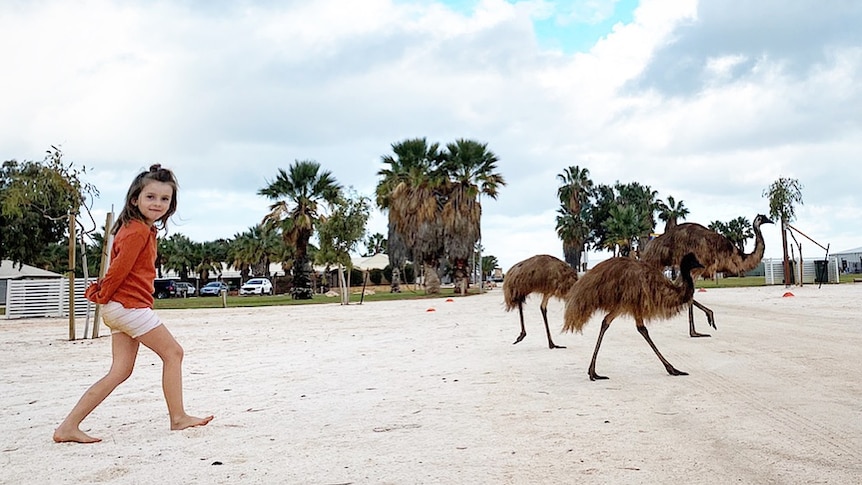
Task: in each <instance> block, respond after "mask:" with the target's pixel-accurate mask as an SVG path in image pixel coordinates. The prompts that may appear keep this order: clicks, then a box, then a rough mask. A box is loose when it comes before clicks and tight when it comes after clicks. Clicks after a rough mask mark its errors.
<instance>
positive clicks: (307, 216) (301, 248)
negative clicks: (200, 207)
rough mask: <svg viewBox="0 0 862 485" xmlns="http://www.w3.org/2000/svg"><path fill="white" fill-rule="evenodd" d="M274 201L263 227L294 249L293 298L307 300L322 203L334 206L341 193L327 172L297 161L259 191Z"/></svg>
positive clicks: (317, 164) (338, 186) (311, 292)
mask: <svg viewBox="0 0 862 485" xmlns="http://www.w3.org/2000/svg"><path fill="white" fill-rule="evenodd" d="M258 194H259V195H263V196H265V197H267V198H269V199H270V200H274V201H275V202H274V203H273V204H272V205H270V207H269V209H270V212H269V214H267V215H266V217H265V218H264V224H268V225H270V226H271V227H273V228H277V229H278V230H280V231H281V235H282V237H283V238H284V242H285V245H287V246H293V247H294V248H295V257H294V260H293V271H292V273H293V287H292V289H291V294H292V296H293V298H294V299H297V300H306V299H310V298H311V297H312V295H313V293H314V292H313V290H312V287H311V278H310V274H311V264H310V262H309V240H310V239H311V236H312V235H314V231H315V228H316V226H317V224H318V223H319V222H320V220H321V215H322V212H321V207H320V204H321V203H327V204H330V205H331V204H334V203H335V202H336V201H337V200H338V197H339V196H340V194H341V186H340V185H339V184H338V183H337V182H336V180H335V177H333V176H332V173H331V172H329V171H328V170H324V171H321V169H320V164H319V163H317V162H315V161H313V160H303V161H299V160H296V161H295V162H294V163H293V164H291V165H290V167H288V169H287V171H285V170H284V169H279V170H278V175H277V176H276V178H275V180H273V181H271V182H269V183H268V185H267V186H266V187H264V188H262V189H260V190H259V191H258Z"/></svg>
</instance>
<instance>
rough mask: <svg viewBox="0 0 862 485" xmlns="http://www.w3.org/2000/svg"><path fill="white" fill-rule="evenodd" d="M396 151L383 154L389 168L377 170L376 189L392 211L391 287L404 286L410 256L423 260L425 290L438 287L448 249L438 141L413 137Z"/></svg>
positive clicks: (379, 202)
mask: <svg viewBox="0 0 862 485" xmlns="http://www.w3.org/2000/svg"><path fill="white" fill-rule="evenodd" d="M392 151H393V153H394V154H395V156H394V157H393V156H391V155H384V156H383V157H381V161H382V162H383V163H384V164H386V165H388V168H383V169H381V170H379V171H378V172H377V175H379V176H381V180H380V181H379V182H378V183H377V188H376V190H375V194H376V200H375V201H376V203H377V207H379V208H380V209H381V210H385V211H388V217H389V236H388V238H387V243H388V250H389V263H390V265H391V266H392V291H393V292H398V291H401V290H400V276H399V274H400V271H401V269H402V268H404V265H405V264H406V263H407V260H408V259H410V260H413V261H421V262H422V264H423V265H424V267H425V271H424V273H425V285H426V286H425V288H426V291H427V292H428V293H439V291H440V278H439V276H438V274H437V267H438V265H439V258H440V256H441V255H442V253H443V242H442V227H441V224H440V217H439V213H440V211H441V205H442V204H440V203H439V202H440V199H441V197H442V195H443V193H442V192H441V188H442V185H443V183H442V182H443V179H442V178H441V176H440V173H439V171H438V170H437V166H438V165H439V163H440V161H441V154H440V148H439V144H437V143H433V144H431V145H429V144H428V143H427V141H426V140H425V138H413V139H408V140H404V141H402V142H399V143H393V144H392Z"/></svg>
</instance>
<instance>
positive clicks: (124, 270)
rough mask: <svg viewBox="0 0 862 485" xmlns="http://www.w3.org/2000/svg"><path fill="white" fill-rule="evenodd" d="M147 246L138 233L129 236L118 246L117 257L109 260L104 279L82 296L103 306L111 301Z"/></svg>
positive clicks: (144, 238)
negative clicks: (109, 263)
mask: <svg viewBox="0 0 862 485" xmlns="http://www.w3.org/2000/svg"><path fill="white" fill-rule="evenodd" d="M146 244H147V236H146V235H144V234H142V233H140V232H136V233H132V234H129V235H128V237H126V238H124V239H123V240H122V241H121V242H120V245H119V246H118V251H117V255H116V256H115V257H114V258H113V259H112V260H111V265H110V266H109V267H108V272H107V273H105V277H104V278H102V279H100V280H99V281H97V282H96V283H93V284H92V285H90V286H89V287H88V288H87V291H85V292H84V296H85V297H86V298H87V299H88V300H90V301H92V302H94V303H101V304H105V303H108V302H109V301H111V298H112V297H113V296H114V293H116V291H117V288H119V287H120V285H121V284H123V282H124V281H125V280H126V277H127V276H128V275H129V272H130V271H131V270H132V267H133V266H134V265H135V261H137V259H138V257H139V256H140V255H141V252H142V251H143V250H144V247H145V246H146Z"/></svg>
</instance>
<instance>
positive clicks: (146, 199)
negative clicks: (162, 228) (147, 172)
mask: <svg viewBox="0 0 862 485" xmlns="http://www.w3.org/2000/svg"><path fill="white" fill-rule="evenodd" d="M173 196H174V189H173V187H171V185H170V184H167V183H165V182H158V181H156V180H152V181H150V182H147V184H146V185H144V188H143V189H141V193H140V194H138V197H137V198H136V199H134V200H133V201H132V205H134V206H136V207H137V208H138V210H139V211H141V215H143V216H144V219H146V220H147V224H149V225H151V226H152V225H153V224H154V223H155V222H156V221H157V220H159V219H160V218H161V217H162V216H164V215H165V213H167V212H168V209H169V208H170V206H171V198H173Z"/></svg>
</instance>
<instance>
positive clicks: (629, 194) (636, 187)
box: [614, 182, 660, 250]
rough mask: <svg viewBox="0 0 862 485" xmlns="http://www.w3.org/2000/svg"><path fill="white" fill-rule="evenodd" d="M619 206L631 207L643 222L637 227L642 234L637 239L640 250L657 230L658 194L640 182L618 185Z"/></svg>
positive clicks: (616, 187) (616, 186)
mask: <svg viewBox="0 0 862 485" xmlns="http://www.w3.org/2000/svg"><path fill="white" fill-rule="evenodd" d="M614 188H615V189H616V191H617V204H619V205H622V206H624V207H630V208H631V209H632V210H633V211H634V213H635V214H636V217H638V218H640V219H641V221H640V223H639V224H638V225H637V226H638V227H639V228H640V230H641V232H640V234H638V235H637V237H636V238H635V241H636V244H637V247H638V249H639V250H640V249H641V248H643V247H644V246H646V244H647V243H648V242H649V238H650V234H652V232H653V231H654V230H655V225H656V221H655V213H656V212H657V211H659V210H660V202H659V199H658V192H656V191H655V190H652V188H650V186H648V185H643V184H640V183H638V182H629V183H627V184H621V183H619V182H617V183H616V185H615V187H614Z"/></svg>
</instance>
